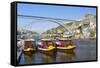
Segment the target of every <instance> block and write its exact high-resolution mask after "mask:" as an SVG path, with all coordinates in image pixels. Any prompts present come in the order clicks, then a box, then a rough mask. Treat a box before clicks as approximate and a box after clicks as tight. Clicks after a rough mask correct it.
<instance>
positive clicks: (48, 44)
mask: <svg viewBox="0 0 100 68" xmlns="http://www.w3.org/2000/svg"><path fill="white" fill-rule="evenodd" d="M38 50H39V51H40V52H41V53H44V54H53V52H54V51H55V44H54V42H53V41H51V40H49V39H42V40H41V42H40V43H39V45H38Z"/></svg>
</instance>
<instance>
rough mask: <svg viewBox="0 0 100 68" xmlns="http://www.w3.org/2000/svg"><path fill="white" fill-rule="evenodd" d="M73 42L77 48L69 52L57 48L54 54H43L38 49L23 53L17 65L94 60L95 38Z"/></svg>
mask: <svg viewBox="0 0 100 68" xmlns="http://www.w3.org/2000/svg"><path fill="white" fill-rule="evenodd" d="M73 42H74V43H75V44H76V46H77V48H76V49H75V50H73V51H72V52H69V53H66V52H60V51H58V50H57V51H56V52H55V54H54V55H47V54H43V53H40V52H39V51H36V52H34V53H31V54H24V53H23V54H22V56H21V59H20V62H19V65H21V64H22V65H23V64H41V63H56V62H75V61H91V60H96V40H74V41H73Z"/></svg>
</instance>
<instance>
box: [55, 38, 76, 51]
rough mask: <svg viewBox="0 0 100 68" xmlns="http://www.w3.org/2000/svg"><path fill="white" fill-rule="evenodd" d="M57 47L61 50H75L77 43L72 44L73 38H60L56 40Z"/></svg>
mask: <svg viewBox="0 0 100 68" xmlns="http://www.w3.org/2000/svg"><path fill="white" fill-rule="evenodd" d="M56 46H57V49H60V50H73V49H75V48H76V46H75V45H73V44H71V40H59V41H57V42H56Z"/></svg>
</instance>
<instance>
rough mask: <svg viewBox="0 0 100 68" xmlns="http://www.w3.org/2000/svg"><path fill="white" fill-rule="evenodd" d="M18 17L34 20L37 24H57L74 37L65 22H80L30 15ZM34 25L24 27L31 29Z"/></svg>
mask: <svg viewBox="0 0 100 68" xmlns="http://www.w3.org/2000/svg"><path fill="white" fill-rule="evenodd" d="M17 16H18V17H20V18H28V19H33V20H35V22H39V21H49V22H53V23H56V24H58V25H60V26H62V27H63V28H64V29H65V31H68V32H69V34H71V35H73V34H72V30H71V29H69V27H66V26H65V25H64V23H63V22H72V21H75V22H78V21H76V20H69V19H59V18H50V17H41V16H30V15H17ZM32 24H34V23H33V22H31V23H29V24H27V25H26V26H24V27H27V26H28V27H29V26H30V25H32Z"/></svg>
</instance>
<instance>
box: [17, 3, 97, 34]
mask: <svg viewBox="0 0 100 68" xmlns="http://www.w3.org/2000/svg"><path fill="white" fill-rule="evenodd" d="M87 13H89V14H93V15H96V8H91V7H75V6H73V7H72V6H52V5H37V4H22V3H18V5H17V15H31V16H41V17H50V18H61V19H69V20H78V19H80V18H82V17H83V16H84V15H85V14H87ZM17 19H18V28H22V27H24V28H27V29H32V30H34V31H37V32H39V33H42V32H44V31H46V30H48V29H51V28H54V27H57V26H58V24H56V23H53V22H49V21H44V20H41V21H39V20H36V19H33V18H22V17H19V16H18V18H17Z"/></svg>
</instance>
